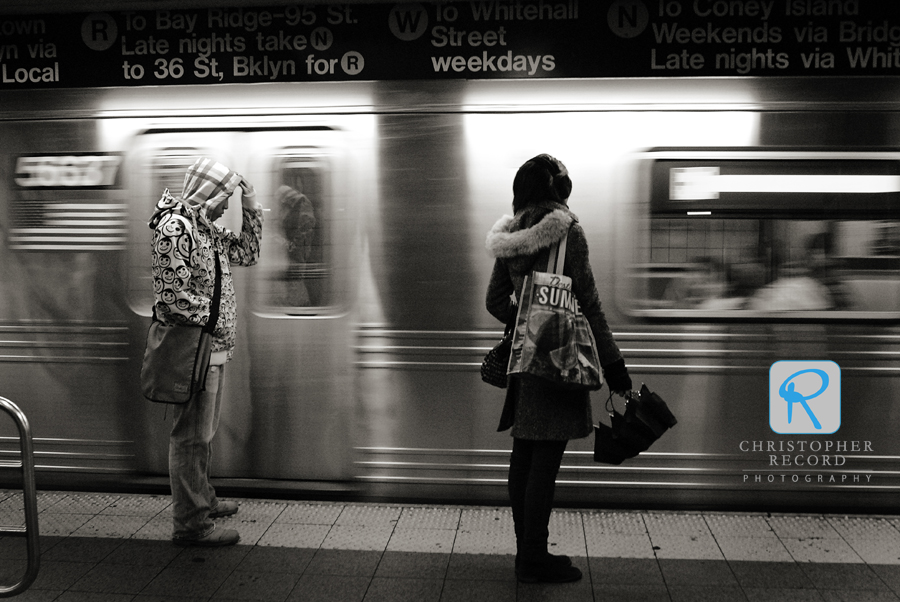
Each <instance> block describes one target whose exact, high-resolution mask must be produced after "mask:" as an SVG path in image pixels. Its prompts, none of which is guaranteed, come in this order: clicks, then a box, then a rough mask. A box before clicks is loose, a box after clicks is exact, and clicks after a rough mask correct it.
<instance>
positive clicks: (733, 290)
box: [662, 256, 759, 310]
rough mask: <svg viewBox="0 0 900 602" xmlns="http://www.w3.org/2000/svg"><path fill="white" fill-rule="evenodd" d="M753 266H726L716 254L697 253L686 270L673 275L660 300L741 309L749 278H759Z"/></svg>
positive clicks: (678, 304) (684, 305)
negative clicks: (674, 276) (681, 273)
mask: <svg viewBox="0 0 900 602" xmlns="http://www.w3.org/2000/svg"><path fill="white" fill-rule="evenodd" d="M753 267H754V266H753V265H751V264H747V265H740V266H728V265H726V264H725V263H724V262H722V261H721V260H719V259H716V258H715V257H708V256H707V257H697V258H696V259H694V260H693V261H692V262H691V263H690V266H689V269H688V270H687V271H686V273H685V274H683V275H681V276H679V277H677V278H673V279H672V281H671V282H670V283H669V285H668V286H667V287H666V289H665V291H664V292H663V296H662V300H663V301H664V302H666V303H667V304H669V305H670V306H671V307H675V308H679V309H702V310H720V309H721V310H730V309H740V308H742V307H744V305H745V304H746V302H747V294H748V291H747V288H748V282H754V281H757V280H758V279H759V278H758V275H757V271H756V270H754V269H753ZM751 286H752V285H751Z"/></svg>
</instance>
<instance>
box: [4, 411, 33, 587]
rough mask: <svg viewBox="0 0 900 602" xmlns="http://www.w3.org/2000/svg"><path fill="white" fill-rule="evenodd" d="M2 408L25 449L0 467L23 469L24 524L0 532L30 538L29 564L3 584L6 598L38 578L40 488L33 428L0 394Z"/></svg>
mask: <svg viewBox="0 0 900 602" xmlns="http://www.w3.org/2000/svg"><path fill="white" fill-rule="evenodd" d="M0 410H4V411H5V412H6V413H7V414H9V415H10V417H12V419H13V422H15V423H16V428H18V429H19V443H20V447H21V450H22V456H21V461H20V462H4V463H0V468H19V469H21V471H22V489H23V499H24V503H25V526H24V527H21V526H11V527H10V526H3V525H0V535H4V534H8V535H18V536H24V537H26V538H27V542H28V566H27V568H26V569H25V575H24V576H23V577H22V579H21V580H20V581H19V582H18V583H16V584H14V585H11V586H3V585H0V598H7V597H10V596H15V595H18V594H21V593H22V592H24V591H25V590H27V589H28V588H29V587H30V586H31V584H32V583H34V580H35V578H37V575H38V570H39V569H40V565H41V552H40V547H39V539H38V535H39V531H38V516H37V489H36V487H35V482H34V444H33V442H32V439H31V427H29V426H28V419H27V418H25V414H23V413H22V411H21V410H20V409H19V408H18V406H16V404H14V403H13V402H11V401H9V400H8V399H5V398H3V397H0Z"/></svg>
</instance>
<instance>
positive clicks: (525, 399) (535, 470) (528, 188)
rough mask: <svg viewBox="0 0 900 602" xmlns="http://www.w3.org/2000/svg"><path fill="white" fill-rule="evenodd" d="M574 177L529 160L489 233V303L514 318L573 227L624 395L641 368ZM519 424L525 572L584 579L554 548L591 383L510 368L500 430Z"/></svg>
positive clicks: (585, 424) (526, 576)
mask: <svg viewBox="0 0 900 602" xmlns="http://www.w3.org/2000/svg"><path fill="white" fill-rule="evenodd" d="M571 191H572V181H571V179H570V178H569V174H568V171H567V170H566V167H565V166H564V165H563V164H562V162H560V161H559V160H558V159H555V158H554V157H551V156H550V155H545V154H542V155H538V156H536V157H534V158H532V159H530V160H528V161H526V162H525V163H524V164H523V165H522V166H521V167H520V168H519V170H518V172H517V173H516V176H515V179H514V180H513V212H514V215H513V216H512V217H510V216H508V215H506V216H503V217H502V218H501V219H500V220H499V221H497V223H496V224H494V226H493V228H492V229H491V231H490V233H489V234H488V237H487V248H488V250H489V252H490V253H491V255H492V256H493V257H495V262H494V268H493V272H492V273H491V279H490V283H489V285H488V290H487V295H486V306H487V310H488V312H490V314H491V315H492V316H494V317H495V318H497V319H498V320H500V321H501V322H503V323H504V324H506V323H509V322H510V321H511V320H512V319H514V318H515V315H516V309H517V300H518V299H520V298H521V295H522V287H523V281H524V279H525V276H527V275H528V274H529V273H530V272H531V271H532V270H535V269H537V270H542V271H543V270H545V268H546V266H547V262H548V258H549V255H550V248H551V247H552V246H553V245H555V244H556V243H558V242H560V241H561V240H562V238H563V237H564V236H566V234H568V242H567V246H566V255H565V266H564V271H563V273H564V274H565V275H566V276H569V277H571V278H572V291H573V293H574V294H575V297H576V299H577V300H578V303H579V304H580V306H581V311H582V312H583V313H584V315H585V316H586V317H587V319H588V322H589V323H590V326H591V331H592V332H593V334H594V338H595V339H596V343H597V351H598V355H599V357H600V363H601V366H602V367H603V372H604V376H605V379H606V384H607V386H608V387H609V388H610V390H612V391H614V392H616V393H618V394H620V395H623V394H624V393H625V392H627V391H629V390H630V389H631V384H632V383H631V378H630V377H629V375H628V370H627V369H626V367H625V361H624V359H623V358H622V354H621V352H620V351H619V348H618V346H617V345H616V342H615V340H614V339H613V336H612V333H611V332H610V329H609V326H608V325H607V322H606V318H605V316H604V314H603V311H602V309H601V306H600V295H599V292H598V291H597V286H596V284H595V282H594V275H593V272H592V271H591V265H590V262H589V260H588V246H587V239H586V237H585V234H584V230H583V229H582V228H581V226H580V225H579V224H578V219H577V218H576V217H575V215H574V214H573V213H572V212H570V211H569V207H568V199H569V194H570V192H571ZM510 428H511V429H512V432H511V434H512V436H513V449H512V455H511V456H510V464H509V476H508V489H509V498H510V505H511V506H512V515H513V522H514V526H515V533H516V549H517V553H516V576H517V578H518V580H519V581H521V582H526V583H533V582H548V583H554V582H555V583H562V582H568V581H577V580H578V579H580V578H581V571H580V570H579V569H578V568H577V567H574V566H572V563H571V559H570V558H569V557H567V556H557V555H553V554H550V553H549V551H548V549H547V539H548V537H549V529H548V526H549V521H550V513H551V511H552V509H553V496H554V491H555V487H556V476H557V474H558V472H559V467H560V463H561V462H562V457H563V452H564V451H565V449H566V445H567V443H568V441H569V440H570V439H580V438H583V437H587V436H588V435H590V434H591V433H592V432H593V418H592V416H591V404H590V396H589V393H588V392H587V391H573V390H564V389H561V388H558V386H557V385H555V384H553V383H551V382H550V381H546V380H542V379H540V378H537V377H531V376H528V375H522V376H513V377H510V378H509V387H508V388H507V393H506V402H505V404H504V407H503V411H502V414H501V417H500V424H499V426H498V429H497V430H498V431H505V430H507V429H510Z"/></svg>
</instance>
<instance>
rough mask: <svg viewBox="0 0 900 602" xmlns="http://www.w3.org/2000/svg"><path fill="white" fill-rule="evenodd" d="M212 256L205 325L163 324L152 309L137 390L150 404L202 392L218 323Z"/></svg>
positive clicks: (218, 300) (218, 273) (218, 275)
mask: <svg viewBox="0 0 900 602" xmlns="http://www.w3.org/2000/svg"><path fill="white" fill-rule="evenodd" d="M213 255H215V258H216V278H215V285H214V287H213V298H212V301H211V302H210V304H211V305H210V314H209V319H208V320H207V321H206V326H179V325H174V324H164V323H163V322H160V321H159V320H158V319H157V317H156V308H155V307H154V309H153V321H152V322H151V323H150V329H149V331H148V332H147V347H146V349H145V351H144V362H143V365H142V366H141V391H142V392H143V394H144V397H146V398H147V399H149V400H150V401H154V402H157V403H178V404H181V403H187V402H188V401H190V400H191V398H192V397H193V396H194V395H196V394H197V393H199V392H200V391H204V390H205V389H206V374H207V372H208V371H209V357H210V354H211V353H212V341H213V332H214V331H215V328H216V323H217V322H218V320H219V304H220V303H221V297H222V268H221V266H220V264H219V252H218V250H216V249H215V248H213Z"/></svg>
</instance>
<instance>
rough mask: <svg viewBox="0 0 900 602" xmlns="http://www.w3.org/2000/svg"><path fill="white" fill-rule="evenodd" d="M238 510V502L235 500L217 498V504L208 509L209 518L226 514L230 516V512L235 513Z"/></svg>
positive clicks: (222, 516) (221, 516)
mask: <svg viewBox="0 0 900 602" xmlns="http://www.w3.org/2000/svg"><path fill="white" fill-rule="evenodd" d="M237 511H238V503H237V502H230V501H229V502H226V501H223V500H219V505H218V506H216V507H215V509H214V510H210V511H209V517H210V518H224V517H226V516H231V515H232V514H237Z"/></svg>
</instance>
